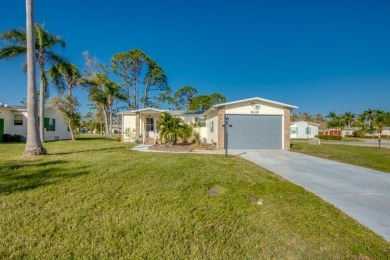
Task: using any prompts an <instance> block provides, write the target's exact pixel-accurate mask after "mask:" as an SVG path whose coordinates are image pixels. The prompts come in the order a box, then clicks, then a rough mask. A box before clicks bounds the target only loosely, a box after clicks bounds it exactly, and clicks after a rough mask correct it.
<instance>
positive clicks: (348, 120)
mask: <svg viewBox="0 0 390 260" xmlns="http://www.w3.org/2000/svg"><path fill="white" fill-rule="evenodd" d="M342 117H343V119H344V121H345V123H346V125H347V126H348V128H350V127H351V124H352V123H353V122H354V121H355V117H356V114H353V113H352V112H345V113H344V114H343V115H342Z"/></svg>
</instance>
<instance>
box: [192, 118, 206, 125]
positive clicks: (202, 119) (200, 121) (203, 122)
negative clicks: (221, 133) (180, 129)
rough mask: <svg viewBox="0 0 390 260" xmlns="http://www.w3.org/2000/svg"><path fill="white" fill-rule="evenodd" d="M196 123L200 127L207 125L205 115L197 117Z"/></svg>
mask: <svg viewBox="0 0 390 260" xmlns="http://www.w3.org/2000/svg"><path fill="white" fill-rule="evenodd" d="M195 124H196V125H197V126H199V127H205V126H206V119H204V118H203V117H195Z"/></svg>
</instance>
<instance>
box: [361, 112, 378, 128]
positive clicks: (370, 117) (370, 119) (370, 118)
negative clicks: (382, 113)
mask: <svg viewBox="0 0 390 260" xmlns="http://www.w3.org/2000/svg"><path fill="white" fill-rule="evenodd" d="M375 113H376V111H375V110H372V109H370V108H369V109H367V110H365V111H363V116H364V117H365V119H366V120H367V121H368V126H371V125H372V122H373V120H374V116H375Z"/></svg>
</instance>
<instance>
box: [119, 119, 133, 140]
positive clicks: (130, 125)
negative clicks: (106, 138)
mask: <svg viewBox="0 0 390 260" xmlns="http://www.w3.org/2000/svg"><path fill="white" fill-rule="evenodd" d="M135 120H136V116H135V115H123V122H122V124H123V130H122V132H123V133H122V140H123V142H131V141H134V140H133V139H134V137H135V131H136V130H135V128H136V123H135ZM128 128H129V129H130V133H132V132H133V130H134V136H133V137H132V136H126V135H125V132H126V130H127V129H128Z"/></svg>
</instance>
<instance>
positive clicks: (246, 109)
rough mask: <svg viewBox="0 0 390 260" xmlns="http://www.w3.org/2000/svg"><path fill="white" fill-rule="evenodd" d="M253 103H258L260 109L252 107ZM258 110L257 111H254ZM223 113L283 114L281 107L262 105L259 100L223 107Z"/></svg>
mask: <svg viewBox="0 0 390 260" xmlns="http://www.w3.org/2000/svg"><path fill="white" fill-rule="evenodd" d="M255 105H260V109H259V110H256V109H254V106H255ZM255 111H258V113H254V112H255ZM225 114H241V115H250V114H252V115H257V114H259V115H284V110H283V108H280V107H277V106H276V105H275V106H272V105H268V104H267V105H264V104H261V103H260V102H249V101H248V102H245V103H238V104H233V105H229V106H228V107H226V109H225Z"/></svg>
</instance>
